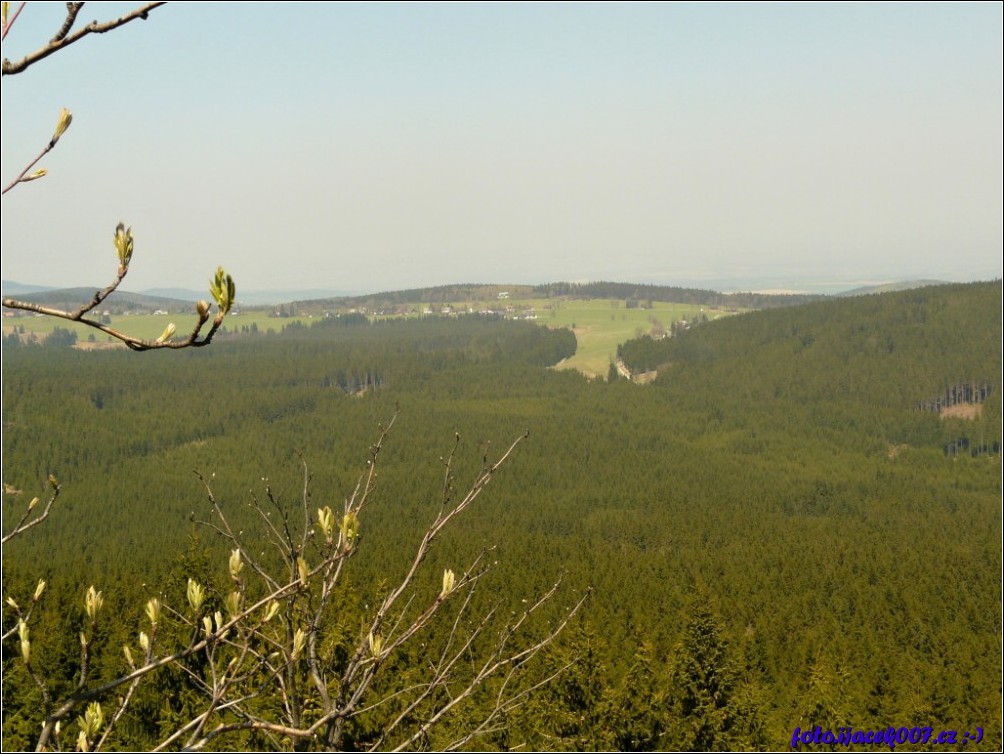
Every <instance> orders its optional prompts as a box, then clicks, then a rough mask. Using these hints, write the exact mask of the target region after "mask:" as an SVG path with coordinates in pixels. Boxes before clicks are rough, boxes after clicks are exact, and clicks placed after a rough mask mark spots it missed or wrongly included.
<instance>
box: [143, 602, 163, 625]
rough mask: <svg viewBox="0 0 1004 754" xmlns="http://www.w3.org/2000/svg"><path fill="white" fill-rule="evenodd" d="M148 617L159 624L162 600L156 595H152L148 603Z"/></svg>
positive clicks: (155, 623)
mask: <svg viewBox="0 0 1004 754" xmlns="http://www.w3.org/2000/svg"><path fill="white" fill-rule="evenodd" d="M146 617H147V618H149V619H150V623H152V624H153V625H155V626H156V625H157V623H159V622H160V600H159V599H157V598H156V597H151V598H150V600H148V601H147V603H146Z"/></svg>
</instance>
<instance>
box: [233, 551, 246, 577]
mask: <svg viewBox="0 0 1004 754" xmlns="http://www.w3.org/2000/svg"><path fill="white" fill-rule="evenodd" d="M243 569H244V564H243V563H242V562H241V551H240V548H238V549H236V550H232V551H231V552H230V578H232V579H233V580H234V581H240V577H241V571H242V570H243Z"/></svg>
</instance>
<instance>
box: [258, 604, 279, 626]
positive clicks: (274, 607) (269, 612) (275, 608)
mask: <svg viewBox="0 0 1004 754" xmlns="http://www.w3.org/2000/svg"><path fill="white" fill-rule="evenodd" d="M277 612H279V603H278V602H276V601H275V600H272V601H271V602H269V603H268V605H267V606H266V607H265V618H264V620H263V621H262V623H268V622H269V621H270V620H272V619H273V618H274V617H275V614H276V613H277Z"/></svg>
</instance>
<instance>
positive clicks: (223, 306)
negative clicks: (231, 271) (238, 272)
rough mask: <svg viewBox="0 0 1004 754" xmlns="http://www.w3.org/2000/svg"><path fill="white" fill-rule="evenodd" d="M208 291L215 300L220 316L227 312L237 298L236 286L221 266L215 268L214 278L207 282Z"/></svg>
mask: <svg viewBox="0 0 1004 754" xmlns="http://www.w3.org/2000/svg"><path fill="white" fill-rule="evenodd" d="M209 293H210V294H212V297H213V299H214V300H215V301H216V306H217V307H218V308H219V310H220V318H222V316H223V315H225V314H227V313H229V311H230V308H231V307H232V306H233V305H234V301H235V300H236V298H237V286H236V285H235V284H234V279H233V278H232V277H231V276H230V275H228V274H227V272H226V270H224V269H223V268H222V267H217V268H216V279H215V280H211V281H210V282H209Z"/></svg>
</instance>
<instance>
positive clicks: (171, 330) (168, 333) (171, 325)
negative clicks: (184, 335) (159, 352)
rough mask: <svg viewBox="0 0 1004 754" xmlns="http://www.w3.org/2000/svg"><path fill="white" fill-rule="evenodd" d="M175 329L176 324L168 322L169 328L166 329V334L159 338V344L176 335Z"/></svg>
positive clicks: (163, 333)
mask: <svg viewBox="0 0 1004 754" xmlns="http://www.w3.org/2000/svg"><path fill="white" fill-rule="evenodd" d="M175 329H176V328H175V326H174V323H173V322H168V323H167V327H165V328H164V332H162V333H161V334H160V337H158V338H157V342H158V343H163V342H164V341H166V340H168V339H170V337H171V336H172V335H174V331H175Z"/></svg>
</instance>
